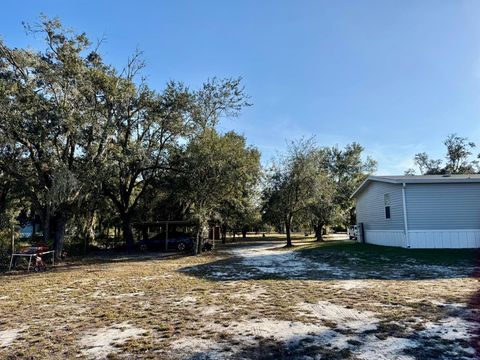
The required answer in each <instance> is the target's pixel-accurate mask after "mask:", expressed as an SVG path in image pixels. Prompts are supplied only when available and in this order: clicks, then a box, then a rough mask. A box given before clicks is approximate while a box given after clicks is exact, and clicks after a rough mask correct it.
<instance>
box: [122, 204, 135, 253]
mask: <svg viewBox="0 0 480 360" xmlns="http://www.w3.org/2000/svg"><path fill="white" fill-rule="evenodd" d="M121 219H122V231H123V239H124V240H125V243H126V244H127V248H128V250H133V231H132V224H131V219H130V214H128V213H127V214H125V213H124V214H121Z"/></svg>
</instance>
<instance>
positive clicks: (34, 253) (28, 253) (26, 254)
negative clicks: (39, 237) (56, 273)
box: [8, 250, 55, 271]
mask: <svg viewBox="0 0 480 360" xmlns="http://www.w3.org/2000/svg"><path fill="white" fill-rule="evenodd" d="M46 254H52V266H55V250H46V251H45V250H43V251H35V250H32V251H26V252H20V253H13V254H12V256H11V257H10V266H9V268H8V271H10V270H12V265H13V259H14V258H15V257H28V258H29V259H28V268H27V271H30V265H31V264H32V257H34V256H37V255H40V256H42V255H46Z"/></svg>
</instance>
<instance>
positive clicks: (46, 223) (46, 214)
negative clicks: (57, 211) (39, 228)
mask: <svg viewBox="0 0 480 360" xmlns="http://www.w3.org/2000/svg"><path fill="white" fill-rule="evenodd" d="M42 215H43V216H42V221H43V241H44V242H45V243H46V244H48V242H49V241H50V210H49V209H48V208H47V209H45V211H43V213H42Z"/></svg>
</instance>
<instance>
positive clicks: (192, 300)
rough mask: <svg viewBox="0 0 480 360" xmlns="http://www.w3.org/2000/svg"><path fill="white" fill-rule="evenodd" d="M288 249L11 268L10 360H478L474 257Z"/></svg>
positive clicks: (5, 346)
mask: <svg viewBox="0 0 480 360" xmlns="http://www.w3.org/2000/svg"><path fill="white" fill-rule="evenodd" d="M297 243H298V242H297ZM282 245H283V243H280V242H278V241H263V242H260V241H255V242H250V243H242V244H234V245H229V246H226V247H224V248H222V249H220V250H217V251H216V252H214V253H212V254H208V255H204V256H200V257H174V258H169V259H161V258H158V259H156V258H155V257H153V258H148V259H140V260H138V261H137V260H134V259H131V258H129V259H128V260H127V261H121V260H119V261H109V262H105V263H94V264H82V263H79V264H75V266H72V267H70V268H63V269H62V268H60V269H56V270H53V271H50V272H47V273H44V274H39V275H15V276H4V277H0V358H4V357H7V358H8V357H10V358H29V357H32V358H58V359H60V358H72V357H80V358H91V359H98V358H160V359H231V358H233V359H235V358H236V359H402V360H406V359H462V358H463V359H471V358H475V350H474V347H475V344H476V343H475V342H476V341H477V340H478V339H477V338H475V336H474V335H475V332H476V330H477V329H478V327H477V325H478V323H477V322H476V320H477V319H478V310H477V309H475V307H474V305H473V304H472V299H473V298H474V296H475V294H476V292H477V291H478V289H479V288H478V280H477V279H476V278H474V277H473V276H472V275H471V274H472V272H473V271H474V265H475V264H474V263H473V262H471V261H468V257H467V258H465V259H464V258H463V257H462V256H463V255H462V254H460V255H459V256H460V257H459V260H458V261H454V262H449V263H448V264H442V263H439V262H438V261H431V257H430V256H426V257H425V258H424V257H422V256H423V255H422V256H420V257H410V256H408V254H407V255H405V254H404V253H402V254H401V256H399V254H398V252H395V251H394V252H389V251H385V250H378V249H377V248H376V247H372V248H368V247H358V246H357V245H354V244H351V243H345V244H344V243H339V244H337V243H326V244H318V243H312V242H307V243H304V245H303V246H296V247H295V248H294V249H288V250H287V249H284V248H282ZM427 255H428V254H427ZM467 255H468V254H467ZM434 258H435V257H434ZM447 258H448V256H447Z"/></svg>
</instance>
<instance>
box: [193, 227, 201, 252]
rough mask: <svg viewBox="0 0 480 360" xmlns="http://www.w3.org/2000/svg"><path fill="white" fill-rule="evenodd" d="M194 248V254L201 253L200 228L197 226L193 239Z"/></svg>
mask: <svg viewBox="0 0 480 360" xmlns="http://www.w3.org/2000/svg"><path fill="white" fill-rule="evenodd" d="M195 240H196V241H195V242H196V243H195V248H194V250H195V251H194V254H195V255H198V254H201V253H202V226H201V225H199V226H198V229H197V235H196V237H195Z"/></svg>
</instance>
